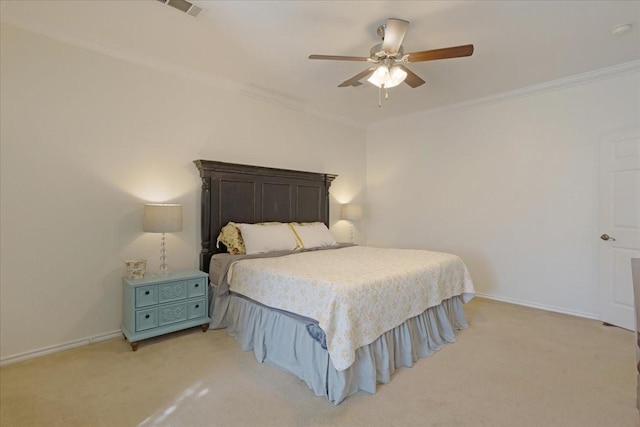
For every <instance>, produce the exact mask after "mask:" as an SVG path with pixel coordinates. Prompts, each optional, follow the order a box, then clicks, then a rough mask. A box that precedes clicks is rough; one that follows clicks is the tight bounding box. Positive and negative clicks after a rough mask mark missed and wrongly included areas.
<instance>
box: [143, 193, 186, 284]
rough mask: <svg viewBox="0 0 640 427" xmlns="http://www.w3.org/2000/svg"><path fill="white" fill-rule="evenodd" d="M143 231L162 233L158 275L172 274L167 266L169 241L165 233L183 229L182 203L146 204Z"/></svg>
mask: <svg viewBox="0 0 640 427" xmlns="http://www.w3.org/2000/svg"><path fill="white" fill-rule="evenodd" d="M142 231H145V232H147V233H162V238H161V240H160V270H159V271H158V275H159V276H169V275H171V271H169V267H168V266H167V242H166V240H165V236H164V233H173V232H176V231H182V205H177V204H148V205H144V217H143V221H142Z"/></svg>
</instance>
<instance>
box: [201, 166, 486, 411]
mask: <svg viewBox="0 0 640 427" xmlns="http://www.w3.org/2000/svg"><path fill="white" fill-rule="evenodd" d="M195 164H196V166H197V167H198V170H199V171H200V176H201V178H202V194H201V234H202V242H201V243H202V251H201V253H200V268H201V270H203V271H205V272H207V273H209V276H210V283H211V287H212V289H211V292H210V295H211V296H212V298H211V301H210V316H211V318H212V322H211V328H212V329H217V328H227V330H228V332H229V333H230V334H231V335H232V336H234V337H235V338H236V339H237V341H238V342H239V344H240V346H241V347H242V349H243V350H245V351H253V352H254V353H255V355H256V358H257V359H258V361H259V362H265V361H266V362H269V363H271V364H273V365H275V366H277V367H279V368H281V369H283V370H285V371H287V372H290V373H292V374H293V375H295V376H297V377H298V378H300V379H301V380H302V381H304V382H305V383H306V384H307V386H308V387H309V388H310V389H311V390H313V392H314V393H315V394H316V395H318V396H325V397H326V398H327V399H328V400H329V401H330V402H333V403H334V404H339V403H340V402H342V401H343V400H344V399H345V398H347V397H348V396H350V395H352V394H354V393H356V392H358V391H359V390H364V391H367V392H369V393H375V392H376V388H377V384H380V383H382V384H385V383H388V382H389V381H390V379H391V375H392V374H393V372H394V371H395V370H396V369H398V368H400V367H402V366H408V367H411V366H413V363H415V362H416V361H417V360H418V359H419V358H424V357H427V356H429V355H431V354H433V353H434V352H435V351H438V350H439V349H441V348H442V347H443V346H444V345H445V344H447V343H452V342H455V340H456V332H457V331H459V330H461V329H464V328H466V327H467V326H468V325H467V320H466V318H465V315H464V311H463V307H462V306H463V304H464V303H466V302H468V301H469V300H470V299H471V298H472V297H473V294H474V290H473V283H472V281H471V278H470V277H469V273H468V271H467V269H466V267H465V265H464V263H463V262H462V260H461V259H460V258H459V257H457V256H455V255H451V254H444V253H440V252H430V251H422V250H420V251H418V250H406V249H405V250H402V249H380V248H368V247H360V246H355V245H350V244H336V243H335V241H333V242H329V243H328V244H326V245H325V244H324V243H323V244H320V245H319V246H317V247H314V246H313V245H309V244H307V245H305V244H304V242H303V239H301V238H300V236H301V235H302V236H305V237H304V240H305V241H306V242H307V243H308V242H310V241H311V240H313V238H308V237H307V236H308V235H310V236H315V235H314V234H313V233H311V234H309V233H308V230H318V231H319V232H322V229H324V230H327V233H328V224H329V188H330V186H331V183H332V181H333V180H334V179H335V178H336V176H335V175H331V174H324V173H312V172H302V171H293V170H285V169H275V168H264V167H256V166H248V165H238V164H230V163H222V162H215V161H208V160H196V161H195ZM234 222H235V223H239V224H245V225H244V226H245V227H246V228H243V230H245V231H244V232H245V233H247V236H249V234H248V232H249V231H250V229H249V227H254V228H255V226H253V225H251V224H259V223H275V224H276V225H274V226H273V227H271V228H270V229H271V230H275V229H276V228H278V227H279V228H283V227H287V226H289V227H291V229H292V230H293V235H294V236H295V239H296V243H295V247H287V248H284V247H280V248H276V249H277V250H275V251H270V252H267V253H257V254H249V255H243V254H232V253H228V249H229V251H231V246H230V247H229V248H227V247H225V246H224V245H220V244H219V242H217V240H218V236H219V234H220V232H221V230H223V228H224V227H225V226H227V228H228V224H229V223H234ZM292 224H295V226H293V225H292ZM298 226H309V228H306V229H301V228H297V227H298ZM254 228H252V229H251V230H253V229H254ZM259 228H260V229H265V227H259ZM296 230H298V231H299V233H300V235H298V233H296V232H295V231H296ZM282 231H283V232H284V229H283V230H282ZM303 231H304V232H305V233H307V234H306V235H303V234H302V232H303ZM251 232H252V233H253V231H251ZM260 232H262V231H260ZM307 239H311V240H307ZM320 240H322V239H320ZM322 242H324V240H322ZM249 243H250V242H249V241H248V242H247V246H248V244H249ZM325 243H326V242H325ZM252 244H253V243H252ZM287 244H289V242H287ZM231 252H233V251H231ZM382 314H385V315H384V316H383V315H382Z"/></svg>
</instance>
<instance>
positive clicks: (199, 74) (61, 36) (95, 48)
mask: <svg viewBox="0 0 640 427" xmlns="http://www.w3.org/2000/svg"><path fill="white" fill-rule="evenodd" d="M1 16H2V22H3V23H6V24H10V25H13V26H15V27H18V28H21V29H23V30H27V31H30V32H32V33H36V34H39V35H42V36H45V37H49V38H51V39H54V40H57V41H59V42H62V43H66V44H70V45H73V46H77V47H80V48H83V49H87V50H89V51H92V52H97V53H100V54H103V55H107V56H110V57H113V58H117V59H120V60H123V61H127V62H131V63H134V64H137V65H142V66H145V67H148V68H152V69H154V70H157V71H162V72H164V73H168V74H172V75H174V76H176V77H181V78H185V79H187V80H191V81H195V82H198V83H201V84H205V85H208V86H212V87H215V88H217V89H222V90H226V91H230V92H234V93H237V94H240V95H243V96H246V97H248V98H252V99H256V100H259V101H262V102H266V103H269V104H273V105H276V106H279V107H284V108H288V109H290V110H293V111H297V112H301V113H305V114H310V115H313V116H316V117H320V118H323V119H327V120H332V121H336V122H339V123H342V124H344V125H347V126H350V127H355V128H358V129H362V130H364V129H366V125H365V124H363V123H360V122H356V121H353V120H350V119H347V118H345V117H343V116H339V115H337V114H332V113H330V112H327V111H324V110H318V109H315V108H312V107H310V106H309V105H307V104H305V103H304V102H302V101H300V100H297V99H294V98H290V97H286V96H282V95H278V94H275V93H273V92H270V91H268V90H265V89H260V88H256V87H253V86H249V85H245V84H242V83H238V82H235V81H232V80H229V79H225V78H222V77H219V76H216V75H213V74H210V73H206V72H203V71H200V70H197V69H195V68H191V67H185V66H182V65H178V64H174V63H171V62H169V61H165V60H161V59H158V58H154V57H150V56H144V55H140V54H139V53H136V52H133V51H131V50H127V49H123V48H121V47H116V46H113V45H108V44H105V43H103V42H100V41H98V40H95V39H91V38H88V37H86V36H82V35H79V34H77V33H72V32H70V31H60V30H59V29H57V28H53V27H52V26H50V25H48V24H46V23H44V22H41V21H38V20H36V19H34V18H33V17H30V16H27V15H25V14H19V13H15V12H7V11H6V10H3V11H2V15H1Z"/></svg>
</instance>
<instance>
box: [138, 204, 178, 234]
mask: <svg viewBox="0 0 640 427" xmlns="http://www.w3.org/2000/svg"><path fill="white" fill-rule="evenodd" d="M142 231H146V232H148V233H171V232H175V231H182V205H174V204H151V205H144V217H143V221H142Z"/></svg>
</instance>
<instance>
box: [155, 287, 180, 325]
mask: <svg viewBox="0 0 640 427" xmlns="http://www.w3.org/2000/svg"><path fill="white" fill-rule="evenodd" d="M185 285H186V283H185ZM186 289H187V288H186V286H185V290H186ZM158 317H159V319H160V321H159V322H158V323H159V325H160V326H162V325H168V324H170V323H175V322H181V321H183V320H187V303H186V302H181V303H179V304H171V305H165V306H162V307H158Z"/></svg>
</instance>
